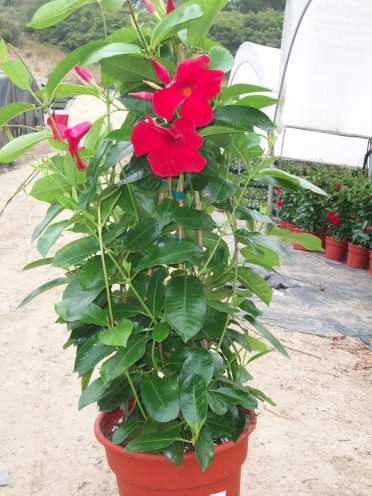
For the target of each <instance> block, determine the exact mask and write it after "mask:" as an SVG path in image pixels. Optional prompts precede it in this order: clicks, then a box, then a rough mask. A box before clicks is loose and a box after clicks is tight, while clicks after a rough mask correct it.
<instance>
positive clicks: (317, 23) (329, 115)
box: [230, 0, 372, 167]
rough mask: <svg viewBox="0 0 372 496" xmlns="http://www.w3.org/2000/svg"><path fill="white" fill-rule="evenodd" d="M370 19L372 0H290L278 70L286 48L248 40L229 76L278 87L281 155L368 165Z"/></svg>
mask: <svg viewBox="0 0 372 496" xmlns="http://www.w3.org/2000/svg"><path fill="white" fill-rule="evenodd" d="M371 25H372V0H358V1H355V0H287V3H286V11H285V21H284V27H283V38H282V47H281V50H280V64H279V70H278V76H275V74H272V70H271V69H272V66H271V62H270V58H271V59H272V60H274V59H275V58H276V57H277V56H278V55H277V54H278V53H279V50H277V49H270V48H266V47H264V48H266V50H265V52H264V51H262V50H261V48H263V47H261V48H258V46H257V45H254V44H251V43H248V44H247V43H244V44H243V45H242V46H241V48H240V49H239V51H238V54H237V57H236V63H235V66H234V69H233V71H232V78H231V79H230V83H231V84H232V83H236V82H243V81H244V82H247V83H248V82H249V83H251V82H252V83H253V84H261V85H262V86H268V87H274V88H277V90H278V94H279V98H280V103H279V105H278V107H277V108H276V112H275V115H274V120H275V123H276V125H277V127H278V129H277V131H278V132H279V139H278V142H277V143H276V146H275V150H274V153H275V154H276V155H279V156H282V157H285V158H294V159H300V160H311V161H322V162H325V163H332V164H339V165H349V166H354V167H355V166H361V165H362V164H363V159H364V155H365V153H366V152H367V149H368V141H369V140H371V138H372V64H371V61H372V28H371ZM252 50H253V52H255V56H254V57H252V53H253V52H252ZM267 50H269V51H272V55H268V53H269V52H267ZM274 53H276V55H274ZM257 55H258V58H259V60H258V62H257V61H256V58H257ZM243 61H244V63H243ZM239 65H240V69H239V68H238V67H239ZM248 67H250V69H249V70H248V69H247V68H248ZM250 72H251V73H252V74H254V75H256V76H257V78H256V79H254V80H252V79H251V78H250V79H248V78H249V77H250V75H251V74H250ZM262 74H263V75H264V78H261V75H262ZM267 75H270V77H271V78H272V79H270V80H269V79H268V78H267ZM237 78H238V80H237ZM268 114H269V115H271V116H272V111H269V112H268Z"/></svg>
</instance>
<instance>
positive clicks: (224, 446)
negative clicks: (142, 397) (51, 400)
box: [94, 410, 257, 462]
mask: <svg viewBox="0 0 372 496" xmlns="http://www.w3.org/2000/svg"><path fill="white" fill-rule="evenodd" d="M116 411H117V410H115V411H113V412H100V413H99V414H98V416H97V418H96V420H95V422H94V434H95V436H96V438H97V440H98V441H99V442H100V443H101V444H102V445H103V446H104V447H105V448H109V449H110V451H113V452H114V453H121V454H123V453H125V456H127V457H129V458H133V459H135V458H141V459H142V460H148V461H151V460H154V457H155V458H156V460H157V461H164V462H169V460H168V458H167V457H166V456H164V455H163V453H144V452H141V451H135V452H132V451H126V450H125V448H124V447H123V446H121V445H120V444H114V443H113V442H112V441H110V440H109V439H108V438H107V437H106V436H105V434H104V433H103V431H102V428H101V426H102V423H103V420H104V418H105V417H107V416H108V415H110V414H111V415H113V414H115V412H116ZM247 413H248V414H250V417H249V425H248V427H246V428H245V430H244V431H243V432H242V434H241V435H240V436H239V439H238V440H237V441H236V443H234V441H231V440H229V441H226V442H225V443H221V444H219V445H217V446H215V447H214V451H215V453H216V454H217V453H223V452H224V451H227V450H229V449H230V448H231V447H232V446H234V445H236V444H239V443H240V442H242V441H243V440H244V439H245V438H246V437H248V436H249V435H250V434H251V433H252V432H253V431H254V429H255V428H256V424H257V414H256V412H255V411H254V410H249V411H248V412H247ZM193 457H195V452H193V451H188V452H186V453H184V461H185V460H188V459H191V458H193Z"/></svg>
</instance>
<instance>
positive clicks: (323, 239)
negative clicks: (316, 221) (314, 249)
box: [315, 229, 327, 250]
mask: <svg viewBox="0 0 372 496" xmlns="http://www.w3.org/2000/svg"><path fill="white" fill-rule="evenodd" d="M315 234H316V235H317V236H318V238H319V239H320V241H321V242H322V248H323V250H324V249H325V246H326V235H327V231H326V230H325V229H321V230H320V231H318V232H317V233H315Z"/></svg>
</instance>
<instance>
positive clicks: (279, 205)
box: [277, 200, 283, 208]
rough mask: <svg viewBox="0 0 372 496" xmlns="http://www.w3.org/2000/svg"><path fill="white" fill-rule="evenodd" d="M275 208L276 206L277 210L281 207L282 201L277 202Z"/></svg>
mask: <svg viewBox="0 0 372 496" xmlns="http://www.w3.org/2000/svg"><path fill="white" fill-rule="evenodd" d="M277 206H278V208H281V207H282V206H283V202H282V200H278V203H277Z"/></svg>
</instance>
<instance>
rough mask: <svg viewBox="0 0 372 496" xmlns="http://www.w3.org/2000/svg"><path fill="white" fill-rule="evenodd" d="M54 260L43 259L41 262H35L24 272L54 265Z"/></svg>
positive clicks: (28, 265)
mask: <svg viewBox="0 0 372 496" xmlns="http://www.w3.org/2000/svg"><path fill="white" fill-rule="evenodd" d="M52 262H53V258H41V259H39V260H34V261H33V262H30V263H28V264H27V265H25V266H24V267H23V269H22V270H30V269H35V268H36V267H42V266H43V265H52Z"/></svg>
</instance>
